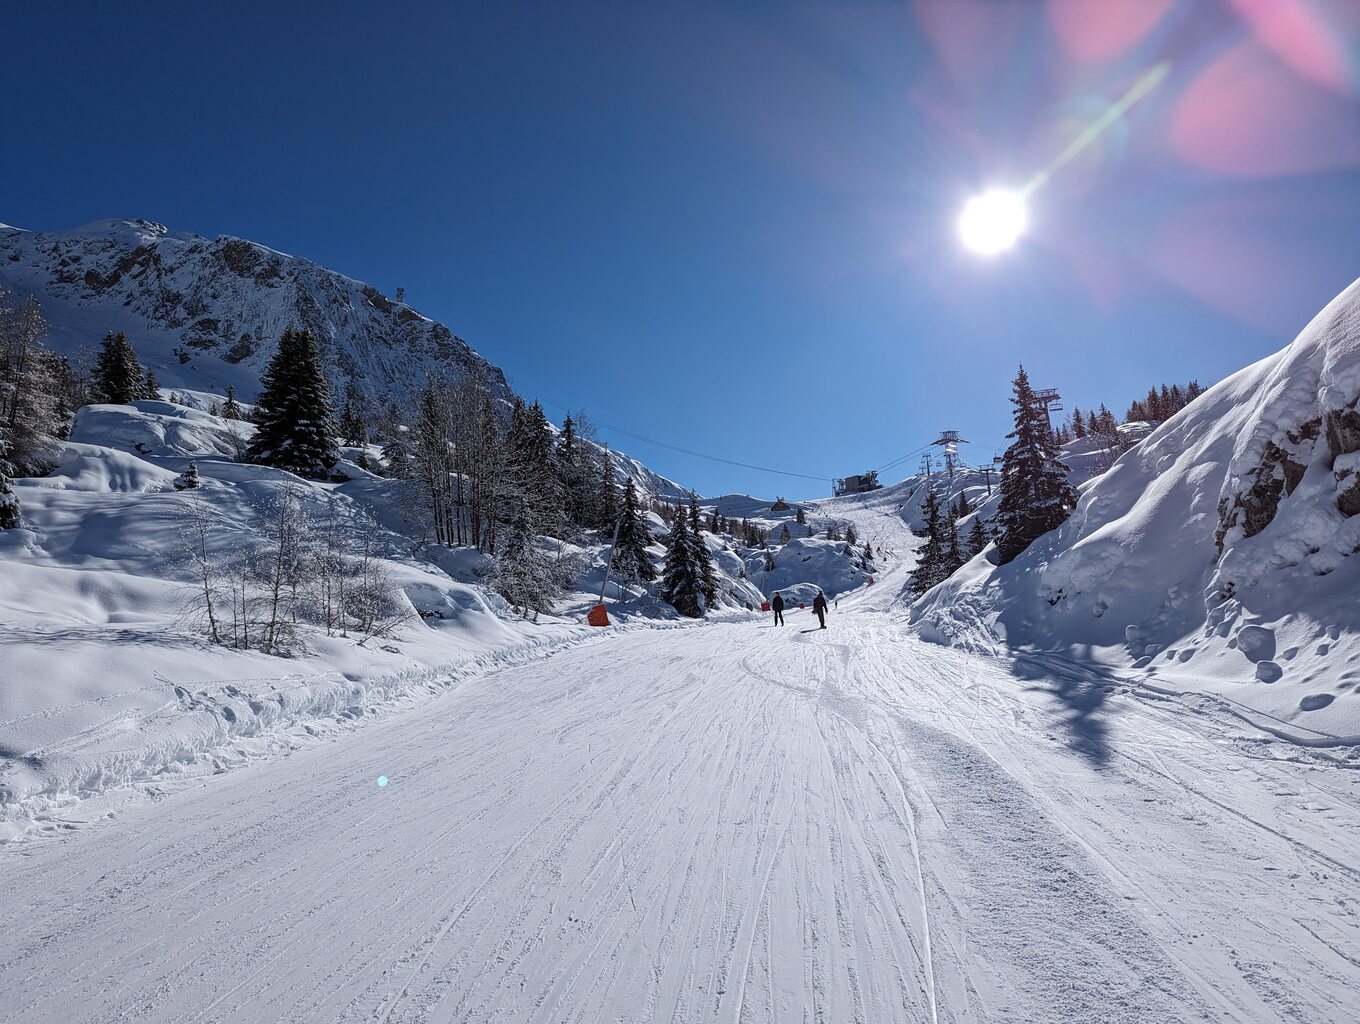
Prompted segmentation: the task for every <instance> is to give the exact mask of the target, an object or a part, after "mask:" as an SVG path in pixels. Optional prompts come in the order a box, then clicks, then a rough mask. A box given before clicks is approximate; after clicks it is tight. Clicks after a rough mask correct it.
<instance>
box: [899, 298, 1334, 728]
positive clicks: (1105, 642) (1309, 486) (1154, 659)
mask: <svg viewBox="0 0 1360 1024" xmlns="http://www.w3.org/2000/svg"><path fill="white" fill-rule="evenodd" d="M1358 402H1360V282H1357V283H1356V284H1354V285H1352V286H1351V287H1350V288H1349V289H1347V290H1346V291H1345V292H1344V293H1342V294H1341V295H1340V296H1338V297H1337V298H1336V299H1335V300H1334V301H1333V302H1332V303H1331V304H1330V305H1328V306H1327V308H1326V309H1324V310H1323V311H1322V312H1321V313H1320V314H1318V316H1317V317H1316V318H1315V319H1314V320H1313V321H1312V323H1310V324H1309V325H1308V327H1307V328H1305V329H1304V331H1303V332H1302V333H1301V334H1300V335H1299V336H1298V338H1297V339H1296V340H1295V341H1294V342H1293V344H1291V345H1289V346H1288V347H1287V348H1285V349H1283V350H1282V351H1280V352H1279V353H1277V354H1275V355H1273V356H1270V357H1268V358H1266V359H1263V360H1261V361H1260V362H1258V363H1256V364H1255V365H1253V366H1249V367H1247V368H1246V369H1244V370H1241V371H1239V372H1238V373H1236V374H1234V375H1233V376H1231V377H1229V378H1228V379H1227V380H1224V381H1222V382H1221V383H1219V384H1217V385H1215V386H1214V387H1212V388H1210V389H1209V390H1208V391H1207V392H1206V393H1205V394H1204V395H1202V396H1201V397H1200V398H1199V399H1197V400H1196V401H1195V402H1194V403H1192V404H1191V405H1189V406H1188V407H1186V408H1185V409H1183V410H1182V411H1181V412H1180V413H1178V414H1177V415H1175V416H1173V417H1172V418H1171V419H1169V420H1167V421H1166V422H1165V423H1163V424H1162V425H1161V426H1160V427H1159V428H1158V429H1157V430H1156V431H1154V432H1153V433H1152V434H1151V435H1150V436H1149V437H1148V438H1147V439H1146V440H1144V441H1143V442H1142V443H1140V444H1139V445H1137V446H1136V447H1134V448H1133V449H1131V450H1130V451H1128V452H1127V453H1125V455H1124V456H1123V457H1122V458H1120V459H1119V461H1118V462H1117V463H1116V464H1115V465H1114V467H1113V468H1112V469H1111V470H1110V471H1109V472H1108V473H1105V474H1104V475H1102V476H1099V477H1096V478H1095V479H1093V480H1092V481H1090V482H1089V483H1088V484H1086V485H1085V486H1084V487H1083V488H1082V491H1081V497H1080V502H1079V504H1078V506H1077V509H1076V511H1075V512H1074V513H1073V515H1072V517H1071V518H1070V519H1069V520H1068V521H1067V523H1065V524H1064V525H1063V526H1062V527H1061V528H1059V529H1058V530H1055V531H1053V532H1052V533H1050V534H1048V535H1046V536H1044V537H1041V538H1040V539H1039V540H1038V541H1037V542H1035V544H1034V545H1033V546H1031V547H1030V549H1029V550H1027V551H1026V552H1025V553H1024V554H1022V555H1021V556H1020V557H1019V558H1017V559H1016V560H1015V561H1014V562H1012V563H1010V564H1009V565H1006V566H1002V567H999V568H998V567H996V566H994V565H992V564H991V562H990V561H988V560H987V558H986V557H985V556H983V557H979V558H975V559H974V560H973V561H972V562H971V563H970V564H969V565H967V566H965V567H964V568H963V569H962V570H960V572H959V573H958V574H956V575H955V576H954V577H953V578H952V579H950V580H948V581H946V582H945V583H944V584H942V585H940V586H939V587H937V588H936V589H935V590H933V591H932V592H931V593H929V594H927V595H926V596H925V597H924V598H922V599H921V600H920V601H919V602H917V604H916V605H915V606H914V607H913V609H912V620H913V622H914V623H915V624H916V625H917V628H918V629H919V630H920V631H921V632H922V633H923V634H924V635H926V636H928V637H932V638H935V639H938V640H940V641H942V642H947V643H955V644H963V645H966V646H972V647H976V648H986V649H1000V648H1009V649H1010V650H1017V649H1040V650H1048V651H1069V650H1070V651H1073V652H1075V653H1080V654H1082V655H1083V656H1086V655H1089V654H1090V653H1091V651H1092V649H1094V651H1095V652H1096V654H1097V656H1098V657H1107V658H1110V659H1115V660H1123V661H1129V660H1131V661H1132V663H1133V664H1134V665H1135V666H1136V667H1138V668H1140V669H1142V670H1144V671H1145V672H1146V673H1147V675H1148V677H1149V678H1150V679H1156V680H1163V681H1166V682H1167V683H1168V684H1169V685H1174V686H1175V687H1177V688H1180V689H1186V688H1193V689H1198V690H1205V691H1212V692H1213V693H1215V694H1216V695H1218V696H1219V697H1220V698H1226V699H1229V700H1232V701H1235V702H1239V703H1240V704H1241V705H1245V706H1246V707H1248V708H1250V709H1251V710H1252V712H1253V713H1254V714H1255V715H1256V716H1257V718H1256V719H1254V720H1258V721H1259V720H1260V716H1269V717H1270V718H1272V719H1274V720H1276V725H1277V726H1279V727H1281V728H1284V727H1287V728H1288V729H1289V731H1290V733H1291V735H1296V736H1302V737H1304V738H1308V737H1311V738H1312V739H1313V740H1314V741H1316V742H1324V743H1325V742H1333V741H1334V740H1335V739H1336V738H1338V737H1341V738H1345V737H1351V738H1352V740H1351V741H1352V742H1354V737H1358V736H1360V602H1357V601H1356V599H1355V595H1356V592H1357V586H1360V558H1354V557H1351V556H1352V555H1354V554H1356V553H1357V551H1360V515H1357V513H1360V475H1357V470H1360V411H1357V403H1358Z"/></svg>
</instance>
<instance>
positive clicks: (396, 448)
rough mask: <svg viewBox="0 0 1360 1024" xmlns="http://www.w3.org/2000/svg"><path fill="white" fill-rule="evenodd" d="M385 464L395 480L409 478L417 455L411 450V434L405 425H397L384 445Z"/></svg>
mask: <svg viewBox="0 0 1360 1024" xmlns="http://www.w3.org/2000/svg"><path fill="white" fill-rule="evenodd" d="M382 458H383V464H384V466H385V467H386V469H387V475H388V476H390V477H391V478H392V479H394V480H408V479H410V477H411V472H412V469H413V468H414V465H415V455H414V452H412V450H411V435H410V431H408V430H407V429H406V428H405V427H403V426H401V425H399V424H398V425H397V426H395V427H394V428H393V430H392V436H391V437H389V438H388V439H387V443H386V444H384V445H383V447H382Z"/></svg>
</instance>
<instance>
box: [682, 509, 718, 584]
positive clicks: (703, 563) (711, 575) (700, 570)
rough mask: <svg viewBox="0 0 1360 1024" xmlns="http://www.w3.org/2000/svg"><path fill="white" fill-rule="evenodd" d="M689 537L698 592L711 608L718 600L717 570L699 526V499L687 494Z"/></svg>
mask: <svg viewBox="0 0 1360 1024" xmlns="http://www.w3.org/2000/svg"><path fill="white" fill-rule="evenodd" d="M689 538H690V543H691V544H693V545H694V567H695V572H696V574H697V575H698V578H699V592H700V593H701V594H703V596H704V606H705V607H706V608H712V607H713V605H714V602H716V601H717V600H718V570H717V568H716V567H715V566H714V565H713V552H711V551H709V550H708V542H707V541H706V540H704V533H703V531H702V530H701V529H700V528H699V499H698V498H697V497H696V496H695V495H693V494H691V495H690V496H689Z"/></svg>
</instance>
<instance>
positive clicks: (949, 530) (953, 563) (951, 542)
mask: <svg viewBox="0 0 1360 1024" xmlns="http://www.w3.org/2000/svg"><path fill="white" fill-rule="evenodd" d="M943 527H944V567H945V576H946V577H948V576H953V575H954V573H956V572H958V571H959V568H960V567H961V566H962V565H963V563H964V562H966V561H968V559H967V558H965V557H964V554H963V549H962V548H960V547H959V524H958V520H956V519H954V518H953V517H950V518H949V519H947V520H945V521H944V524H943Z"/></svg>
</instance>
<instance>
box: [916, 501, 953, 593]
mask: <svg viewBox="0 0 1360 1024" xmlns="http://www.w3.org/2000/svg"><path fill="white" fill-rule="evenodd" d="M921 515H922V516H924V517H925V521H926V542H925V544H923V545H922V546H921V549H920V552H919V553H918V555H917V561H916V569H915V570H914V571H913V572H912V574H911V592H912V595H913V596H915V597H920V596H921V595H922V594H924V593H925V592H926V591H927V590H929V589H930V588H931V587H933V586H935V584H937V583H939V582H941V581H942V580H944V579H945V578H946V577H947V576H948V575H949V572H950V570H949V568H948V562H947V556H946V553H945V528H944V515H943V513H942V512H941V510H940V499H939V498H938V497H937V496H936V494H935V489H934V488H933V487H928V488H927V489H926V496H925V500H924V501H922V502H921Z"/></svg>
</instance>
